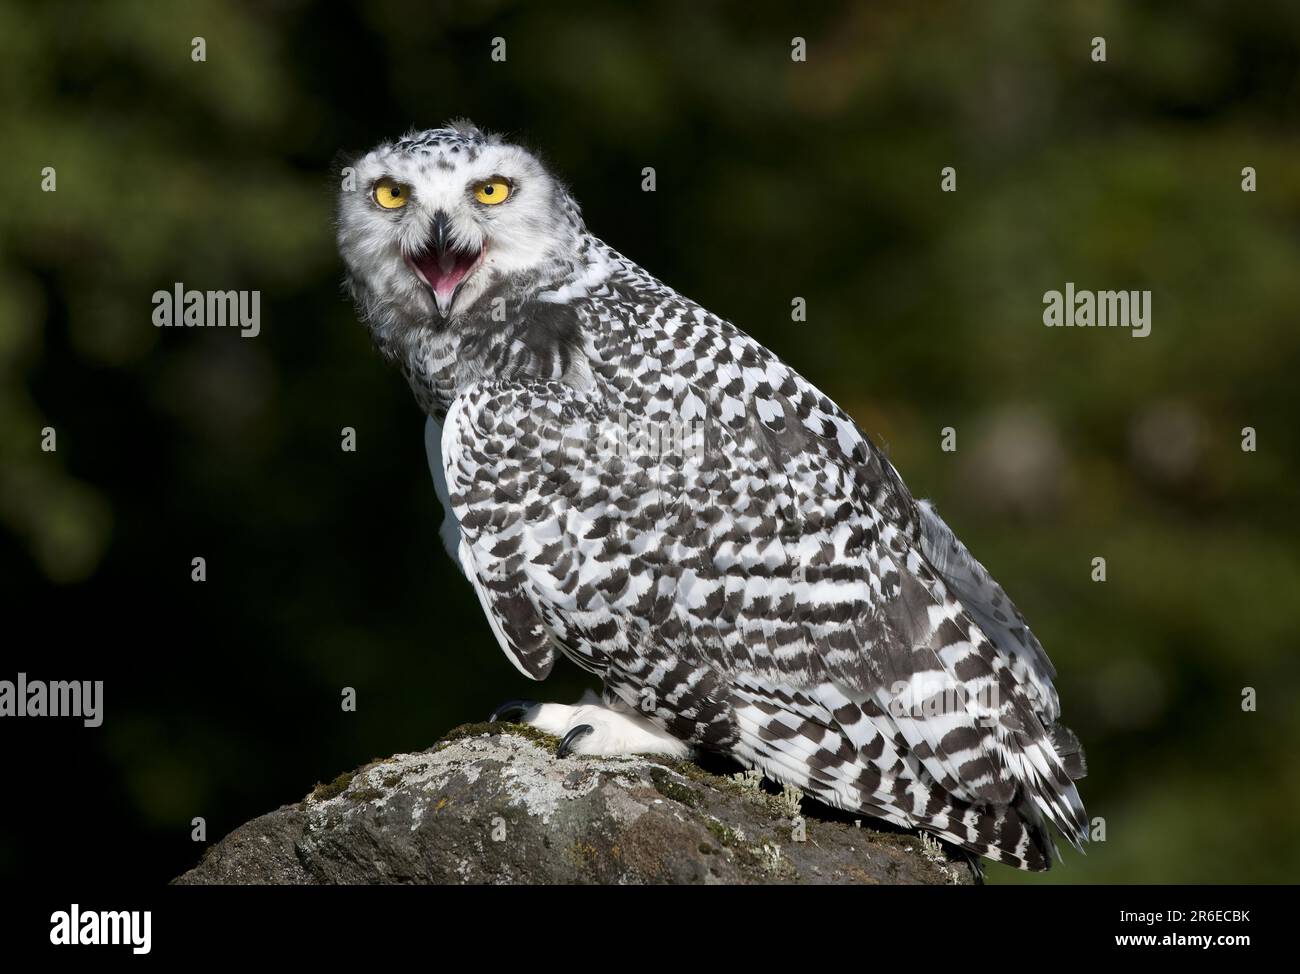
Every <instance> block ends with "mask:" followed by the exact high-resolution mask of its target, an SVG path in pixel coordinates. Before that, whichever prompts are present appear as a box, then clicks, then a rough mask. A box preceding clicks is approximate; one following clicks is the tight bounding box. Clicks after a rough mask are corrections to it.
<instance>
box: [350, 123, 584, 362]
mask: <svg viewBox="0 0 1300 974" xmlns="http://www.w3.org/2000/svg"><path fill="white" fill-rule="evenodd" d="M352 168H353V170H354V177H353V179H352V180H351V181H350V186H351V188H345V189H344V190H343V191H342V192H341V193H340V196H339V216H338V243H339V252H340V253H341V254H342V256H343V259H344V261H345V262H346V264H347V268H348V279H349V284H350V286H351V288H352V292H353V295H354V297H355V298H356V300H357V302H358V304H359V305H360V307H361V310H362V312H363V313H364V314H365V316H366V319H367V321H368V322H369V323H370V326H371V328H372V329H374V330H375V331H376V332H377V333H379V335H380V336H381V337H382V333H384V332H386V331H388V330H389V329H393V328H404V327H419V326H421V325H430V324H431V325H434V326H435V327H436V326H438V325H439V324H440V323H442V322H444V321H447V320H450V319H454V318H456V317H458V316H463V315H464V314H465V313H466V312H468V311H469V310H470V309H472V308H474V306H475V302H477V301H478V299H479V298H480V297H482V295H483V293H484V291H485V290H487V289H488V288H489V287H491V286H492V285H493V284H494V283H497V282H500V281H502V280H503V279H506V278H511V277H516V278H519V279H521V280H523V279H527V280H530V281H544V280H545V279H546V278H547V276H548V272H549V271H551V270H553V269H557V268H560V267H566V266H571V264H572V260H573V255H574V253H575V252H576V249H577V246H578V239H579V235H580V233H581V232H582V224H581V220H580V218H579V217H578V210H577V207H576V205H575V204H574V203H573V201H572V199H571V198H570V197H569V195H568V193H567V192H566V191H565V189H564V187H563V186H561V185H560V184H559V183H558V182H557V181H556V180H555V179H554V178H553V177H552V176H551V175H550V174H549V173H548V172H547V170H546V168H545V166H543V165H542V163H541V161H540V160H538V159H537V157H536V156H534V155H533V154H532V153H530V152H528V151H527V150H525V149H523V148H521V147H519V146H517V145H510V144H508V143H505V142H503V141H501V140H500V139H499V138H497V137H496V136H489V135H486V134H484V133H483V132H480V131H479V130H478V129H477V128H475V127H474V126H473V125H471V124H470V123H468V122H452V123H449V124H448V125H447V126H446V127H444V128H439V129H429V130H428V131H425V132H418V133H412V134H409V135H407V136H405V137H404V138H402V139H400V140H398V141H396V142H392V143H385V144H383V145H380V146H378V147H377V148H375V149H373V150H371V151H370V152H367V153H366V154H365V155H364V156H362V157H361V158H359V159H357V160H356V161H355V162H353V163H352Z"/></svg>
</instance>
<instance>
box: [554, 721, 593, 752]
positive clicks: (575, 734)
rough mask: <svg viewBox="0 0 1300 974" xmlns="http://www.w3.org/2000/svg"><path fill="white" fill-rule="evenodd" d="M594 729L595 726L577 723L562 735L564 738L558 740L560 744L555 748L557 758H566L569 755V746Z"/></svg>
mask: <svg viewBox="0 0 1300 974" xmlns="http://www.w3.org/2000/svg"><path fill="white" fill-rule="evenodd" d="M595 729H596V728H594V727H592V726H591V725H590V724H579V725H578V726H577V727H575V728H573V730H571V731H569V733H567V734H565V735H564V740H562V741H560V746H559V747H557V748H556V749H555V756H556V757H557V758H567V757H568V756H569V748H571V747H572V746H573V744H574V743H575V742H576V741H579V740H581V739H582V738H584V737H586V736H587V735H588V734H590V733H591V732H592V731H594V730H595Z"/></svg>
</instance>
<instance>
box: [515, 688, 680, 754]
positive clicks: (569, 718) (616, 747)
mask: <svg viewBox="0 0 1300 974" xmlns="http://www.w3.org/2000/svg"><path fill="white" fill-rule="evenodd" d="M507 717H509V718H513V719H516V720H518V721H519V722H520V723H522V724H528V725H529V726H530V727H536V728H537V729H538V730H541V731H545V732H546V733H548V734H553V735H555V736H556V737H558V738H560V747H559V749H558V751H557V752H556V756H557V757H566V756H567V755H569V754H593V755H600V756H604V757H608V756H612V755H617V754H666V755H668V756H670V757H675V758H684V757H688V756H689V755H690V753H691V748H690V745H688V744H686V743H684V742H682V741H679V740H678V739H677V738H675V737H673V736H672V735H671V734H669V733H668V732H667V731H665V730H664V729H663V728H662V727H659V726H658V725H657V724H655V723H653V722H652V721H650V720H648V719H646V718H645V717H643V716H642V715H641V714H639V713H637V712H636V711H635V710H633V709H631V708H630V707H626V706H621V705H614V706H611V705H609V704H607V703H604V702H603V701H602V700H601V699H600V698H599V697H597V696H596V695H595V694H594V693H591V692H590V691H588V692H587V693H585V694H584V695H583V697H582V699H581V700H579V701H578V702H577V703H576V704H573V705H572V706H570V705H568V704H562V703H532V702H531V701H526V700H512V701H510V702H509V703H504V704H502V705H501V706H500V707H498V708H497V709H496V710H495V711H494V712H493V714H492V719H493V720H494V721H495V720H500V719H502V718H507Z"/></svg>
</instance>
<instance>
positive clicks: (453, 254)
mask: <svg viewBox="0 0 1300 974" xmlns="http://www.w3.org/2000/svg"><path fill="white" fill-rule="evenodd" d="M478 258H479V254H475V253H469V252H467V251H463V250H445V251H443V252H442V253H438V252H437V251H428V252H426V253H423V254H416V255H415V256H413V257H411V258H410V261H411V263H412V264H413V265H414V267H415V270H416V273H418V274H419V275H420V278H421V279H422V280H423V281H424V283H425V284H427V285H429V287H431V288H432V289H433V293H434V294H435V295H436V296H438V297H439V298H443V299H446V298H447V297H449V296H450V295H451V293H452V292H453V291H455V290H456V285H457V284H459V283H460V282H461V281H463V280H464V279H465V276H466V275H467V274H469V272H470V271H471V270H472V269H473V267H474V264H475V262H476V261H477V260H478Z"/></svg>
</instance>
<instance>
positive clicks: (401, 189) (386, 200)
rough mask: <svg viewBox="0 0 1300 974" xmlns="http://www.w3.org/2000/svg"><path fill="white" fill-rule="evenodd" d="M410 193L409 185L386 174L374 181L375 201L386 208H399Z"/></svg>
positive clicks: (403, 204) (404, 203)
mask: <svg viewBox="0 0 1300 974" xmlns="http://www.w3.org/2000/svg"><path fill="white" fill-rule="evenodd" d="M410 195H411V187H410V186H407V185H405V184H403V183H399V182H398V181H397V180H395V179H389V178H388V177H387V176H385V177H384V178H383V179H381V180H379V181H378V182H377V183H375V202H376V203H378V204H379V205H380V206H382V207H383V208H384V209H386V210H400V209H401V208H402V207H403V206H405V205H406V198H407V197H408V196H410Z"/></svg>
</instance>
